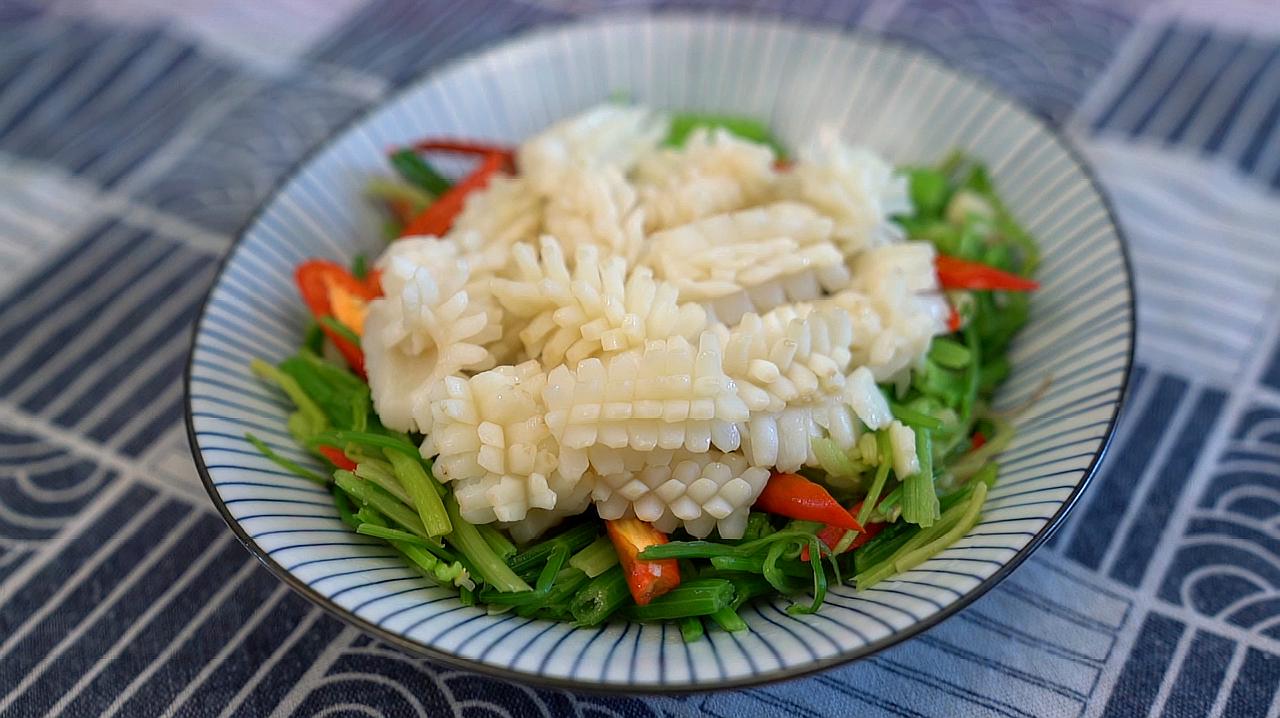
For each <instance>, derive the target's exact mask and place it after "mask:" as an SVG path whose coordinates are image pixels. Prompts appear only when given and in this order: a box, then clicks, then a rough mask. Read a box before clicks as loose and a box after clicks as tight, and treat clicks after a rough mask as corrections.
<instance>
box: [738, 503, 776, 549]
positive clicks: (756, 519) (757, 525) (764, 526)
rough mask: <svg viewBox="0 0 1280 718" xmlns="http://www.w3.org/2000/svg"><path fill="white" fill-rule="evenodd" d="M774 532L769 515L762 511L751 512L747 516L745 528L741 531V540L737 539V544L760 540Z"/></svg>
mask: <svg viewBox="0 0 1280 718" xmlns="http://www.w3.org/2000/svg"><path fill="white" fill-rule="evenodd" d="M774 531H775V529H774V528H773V523H772V522H771V521H770V520H769V514H766V513H765V512H763V511H752V512H751V513H749V514H747V527H746V528H745V529H744V530H743V532H742V538H741V539H739V542H746V541H754V540H755V539H761V538H764V537H765V536H768V535H769V534H771V533H773V532H774Z"/></svg>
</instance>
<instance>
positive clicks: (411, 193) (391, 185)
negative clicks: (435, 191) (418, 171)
mask: <svg viewBox="0 0 1280 718" xmlns="http://www.w3.org/2000/svg"><path fill="white" fill-rule="evenodd" d="M365 194H367V195H369V196H370V197H372V198H373V199H376V200H381V201H383V202H386V203H387V204H392V203H403V204H406V205H408V206H409V209H410V210H411V211H413V212H421V211H422V210H424V209H426V208H427V206H428V205H430V204H431V203H432V202H433V201H435V197H433V196H432V195H431V193H430V192H427V191H426V190H424V189H422V188H421V187H418V186H417V185H412V184H409V183H408V182H401V181H400V180H397V179H391V178H387V177H374V178H372V179H370V180H369V183H368V184H367V185H365Z"/></svg>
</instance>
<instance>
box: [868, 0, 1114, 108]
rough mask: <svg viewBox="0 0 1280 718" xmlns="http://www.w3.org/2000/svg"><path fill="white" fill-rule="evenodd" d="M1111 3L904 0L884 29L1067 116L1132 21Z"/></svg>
mask: <svg viewBox="0 0 1280 718" xmlns="http://www.w3.org/2000/svg"><path fill="white" fill-rule="evenodd" d="M1114 5H1115V3H1112V2H1092V1H1090V0H1078V1H1077V2H1070V3H1059V2H1045V1H1044V0H1032V1H1029V0H977V1H975V0H924V1H922V2H907V3H902V4H901V9H900V11H899V12H896V13H895V14H894V15H893V17H892V19H891V20H890V21H889V23H888V25H887V27H886V29H887V30H888V31H889V32H890V33H893V34H896V35H901V36H903V37H907V38H910V39H911V40H914V41H917V42H923V43H924V44H925V45H927V46H928V47H929V48H930V49H932V50H934V51H935V52H937V53H938V54H940V55H941V56H942V57H945V58H946V59H947V60H948V61H949V62H953V63H955V65H956V66H957V67H960V68H962V69H964V70H968V71H970V72H973V73H974V74H977V75H981V76H983V77H987V78H990V79H991V80H992V81H993V82H995V83H996V84H997V85H999V86H1000V87H1001V88H1002V89H1005V90H1006V91H1008V92H1009V93H1011V94H1013V95H1014V96H1015V97H1017V98H1018V99H1020V100H1022V101H1024V102H1026V103H1027V104H1028V105H1030V106H1031V107H1033V108H1035V110H1036V111H1038V112H1040V113H1042V114H1043V115H1044V116H1045V117H1047V118H1050V119H1051V120H1053V121H1061V120H1063V119H1065V118H1066V117H1067V115H1068V114H1069V113H1070V111H1071V110H1072V108H1074V107H1075V105H1076V103H1077V102H1079V100H1080V98H1081V97H1082V96H1083V95H1084V93H1085V90H1086V89H1087V88H1088V87H1089V86H1090V84H1091V83H1092V82H1093V81H1094V80H1095V79H1096V78H1097V76H1098V75H1100V74H1101V73H1102V71H1103V69H1104V68H1106V66H1107V63H1108V62H1110V60H1111V56H1112V54H1113V53H1114V52H1115V50H1116V47H1117V46H1118V45H1119V43H1120V40H1121V38H1123V37H1124V36H1125V35H1126V34H1127V33H1128V32H1129V28H1130V24H1131V22H1132V21H1131V19H1130V18H1129V16H1128V15H1127V14H1125V13H1123V12H1121V11H1119V10H1118V9H1117V8H1115V7H1114Z"/></svg>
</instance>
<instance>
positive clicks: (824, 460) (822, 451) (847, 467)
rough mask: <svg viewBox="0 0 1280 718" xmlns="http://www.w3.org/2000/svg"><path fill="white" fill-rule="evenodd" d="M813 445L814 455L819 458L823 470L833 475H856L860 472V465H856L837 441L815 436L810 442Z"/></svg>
mask: <svg viewBox="0 0 1280 718" xmlns="http://www.w3.org/2000/svg"><path fill="white" fill-rule="evenodd" d="M810 443H811V444H812V446H813V455H814V456H816V457H817V459H818V465H819V466H821V467H822V470H823V471H825V472H827V473H828V474H830V475H832V476H855V475H856V474H857V473H858V467H857V466H855V465H854V463H853V461H852V460H850V459H849V456H848V455H847V454H845V453H844V452H843V451H841V450H840V447H838V446H836V442H834V441H832V440H831V439H829V438H826V437H817V436H815V437H814V438H813V440H812V441H811V442H810Z"/></svg>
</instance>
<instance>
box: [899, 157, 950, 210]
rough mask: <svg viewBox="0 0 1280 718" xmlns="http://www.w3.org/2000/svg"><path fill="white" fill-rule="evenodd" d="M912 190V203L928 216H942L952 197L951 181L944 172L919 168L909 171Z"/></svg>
mask: <svg viewBox="0 0 1280 718" xmlns="http://www.w3.org/2000/svg"><path fill="white" fill-rule="evenodd" d="M907 179H908V182H909V185H908V186H909V187H910V192H911V204H912V205H914V206H915V209H916V213H917V214H918V215H923V216H926V217H941V216H942V212H943V210H944V209H946V207H947V202H948V201H949V200H950V199H951V182H950V180H948V179H947V176H946V175H945V174H943V173H942V172H939V171H938V170H934V169H928V168H919V169H913V170H910V171H909V172H908V173H907Z"/></svg>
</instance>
